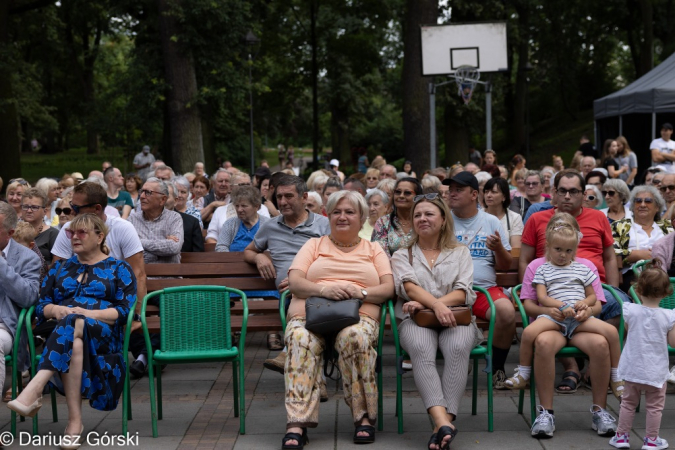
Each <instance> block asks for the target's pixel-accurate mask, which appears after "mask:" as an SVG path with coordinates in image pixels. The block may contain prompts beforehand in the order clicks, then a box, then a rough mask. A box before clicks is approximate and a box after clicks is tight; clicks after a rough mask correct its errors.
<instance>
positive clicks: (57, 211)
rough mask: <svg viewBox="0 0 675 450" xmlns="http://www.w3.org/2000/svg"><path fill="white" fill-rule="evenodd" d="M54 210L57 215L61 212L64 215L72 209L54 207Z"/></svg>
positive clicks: (68, 213)
mask: <svg viewBox="0 0 675 450" xmlns="http://www.w3.org/2000/svg"><path fill="white" fill-rule="evenodd" d="M54 212H55V213H56V215H57V216H60V215H61V213H63V214H65V215H66V216H69V215H70V214H71V213H72V212H73V210H72V209H70V208H55V209H54Z"/></svg>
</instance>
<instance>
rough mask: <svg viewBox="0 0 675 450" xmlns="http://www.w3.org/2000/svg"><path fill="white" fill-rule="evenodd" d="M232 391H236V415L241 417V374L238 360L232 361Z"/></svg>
mask: <svg viewBox="0 0 675 450" xmlns="http://www.w3.org/2000/svg"><path fill="white" fill-rule="evenodd" d="M232 392H233V393H234V417H239V376H238V370H237V361H232Z"/></svg>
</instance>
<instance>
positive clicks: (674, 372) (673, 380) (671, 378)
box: [667, 366, 675, 384]
mask: <svg viewBox="0 0 675 450" xmlns="http://www.w3.org/2000/svg"><path fill="white" fill-rule="evenodd" d="M667 381H668V383H670V384H675V366H673V367H672V368H671V369H670V373H669V374H668V380H667Z"/></svg>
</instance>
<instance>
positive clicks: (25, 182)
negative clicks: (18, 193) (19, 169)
mask: <svg viewBox="0 0 675 450" xmlns="http://www.w3.org/2000/svg"><path fill="white" fill-rule="evenodd" d="M12 183H19V184H20V185H23V186H26V185H27V184H28V181H26V180H24V179H23V178H12V179H11V180H9V184H12Z"/></svg>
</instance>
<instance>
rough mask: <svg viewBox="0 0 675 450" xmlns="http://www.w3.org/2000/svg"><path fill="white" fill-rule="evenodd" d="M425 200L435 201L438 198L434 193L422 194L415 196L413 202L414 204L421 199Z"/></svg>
mask: <svg viewBox="0 0 675 450" xmlns="http://www.w3.org/2000/svg"><path fill="white" fill-rule="evenodd" d="M425 198H426V199H427V200H435V199H437V198H438V194H437V193H436V192H432V193H430V194H422V195H416V196H415V198H414V199H413V201H414V202H415V203H417V202H419V201H421V200H422V199H425Z"/></svg>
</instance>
